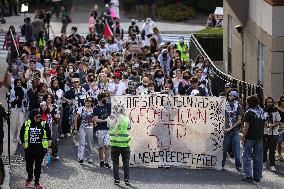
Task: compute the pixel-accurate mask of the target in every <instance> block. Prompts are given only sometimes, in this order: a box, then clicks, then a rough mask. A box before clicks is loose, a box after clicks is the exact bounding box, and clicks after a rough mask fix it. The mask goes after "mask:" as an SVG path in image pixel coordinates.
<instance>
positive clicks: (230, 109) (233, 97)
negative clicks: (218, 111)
mask: <svg viewBox="0 0 284 189" xmlns="http://www.w3.org/2000/svg"><path fill="white" fill-rule="evenodd" d="M238 95H239V94H238V93H237V92H236V91H231V92H230V93H229V97H228V100H227V102H226V111H225V112H226V113H225V114H226V122H225V129H224V134H225V136H224V142H223V161H222V169H224V166H225V163H226V157H227V153H228V151H229V148H230V145H231V144H232V146H233V150H234V152H235V166H236V169H237V171H238V172H241V170H242V164H241V160H240V135H239V125H240V124H241V122H242V111H243V110H242V106H241V105H240V104H239V102H238V100H237V98H238Z"/></svg>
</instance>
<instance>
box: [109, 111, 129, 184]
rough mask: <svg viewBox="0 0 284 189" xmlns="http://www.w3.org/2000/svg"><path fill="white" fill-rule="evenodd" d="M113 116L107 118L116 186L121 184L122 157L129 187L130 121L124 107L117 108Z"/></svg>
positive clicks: (125, 178) (125, 177)
mask: <svg viewBox="0 0 284 189" xmlns="http://www.w3.org/2000/svg"><path fill="white" fill-rule="evenodd" d="M112 112H114V113H113V114H112V115H111V116H109V117H108V118H107V123H108V127H109V133H110V145H111V159H112V163H113V176H114V184H115V185H118V184H119V183H120V178H119V156H120V155H121V157H122V162H123V171H124V182H125V184H126V185H127V186H129V185H130V182H129V159H130V147H129V144H130V136H129V130H130V128H131V124H130V119H129V118H128V117H127V116H126V115H125V112H124V108H123V107H119V106H118V107H115V108H113V110H112Z"/></svg>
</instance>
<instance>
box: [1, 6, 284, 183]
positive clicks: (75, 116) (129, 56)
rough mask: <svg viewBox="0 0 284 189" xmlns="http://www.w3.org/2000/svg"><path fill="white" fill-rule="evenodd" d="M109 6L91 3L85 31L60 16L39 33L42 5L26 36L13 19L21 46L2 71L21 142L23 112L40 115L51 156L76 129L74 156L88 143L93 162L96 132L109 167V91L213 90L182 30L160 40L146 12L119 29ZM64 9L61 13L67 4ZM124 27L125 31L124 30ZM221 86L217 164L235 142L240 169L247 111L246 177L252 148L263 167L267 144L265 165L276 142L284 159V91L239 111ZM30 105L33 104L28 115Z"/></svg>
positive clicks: (9, 44) (13, 37)
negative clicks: (53, 27) (57, 32)
mask: <svg viewBox="0 0 284 189" xmlns="http://www.w3.org/2000/svg"><path fill="white" fill-rule="evenodd" d="M111 6H112V5H111V4H110V5H109V6H108V7H107V8H106V10H105V11H103V13H102V14H101V15H98V7H97V6H94V9H93V10H92V12H91V14H90V15H91V17H90V18H89V20H88V22H89V34H87V36H83V35H80V31H79V30H78V28H76V27H72V28H71V34H70V35H67V34H66V27H67V25H65V26H64V24H65V23H64V22H63V30H62V34H61V36H56V37H55V38H54V39H53V40H50V39H49V38H48V36H46V35H44V34H45V32H46V27H45V24H44V21H43V18H44V17H41V16H40V14H39V13H40V12H41V11H37V14H35V18H34V21H33V22H37V24H34V25H35V26H36V27H40V28H36V27H35V26H33V27H30V28H29V32H30V34H29V35H27V33H25V39H26V42H24V43H20V42H19V36H18V34H17V33H16V32H15V29H14V27H13V26H11V27H10V29H11V30H10V31H8V33H7V35H6V40H5V48H7V49H10V50H11V51H14V52H12V54H13V53H14V55H15V54H16V51H15V49H17V51H18V53H19V54H18V55H17V54H16V56H13V55H11V56H10V57H9V58H8V61H9V66H8V69H7V73H6V76H5V82H6V83H7V84H9V86H10V105H11V112H12V113H11V128H12V138H13V141H14V142H20V143H23V142H24V139H23V137H24V134H23V132H24V130H23V129H22V135H21V132H20V130H21V129H20V127H21V126H22V125H23V127H24V126H25V125H26V124H27V123H26V122H25V121H26V120H27V119H29V118H30V119H37V118H38V116H40V117H41V120H44V121H45V122H46V123H47V126H48V127H49V128H50V129H49V130H50V132H48V133H50V135H51V136H50V137H48V140H51V141H52V144H51V146H50V148H51V149H52V150H51V151H50V152H51V153H52V156H53V159H54V160H58V159H59V158H60V157H59V154H60V147H59V146H58V145H59V141H60V138H64V137H72V136H73V141H74V144H75V145H76V146H78V161H79V163H83V162H84V151H85V147H86V143H87V149H88V154H87V156H86V155H85V157H87V160H88V163H92V162H93V133H95V134H96V136H97V139H98V147H99V148H98V149H99V159H100V166H101V167H106V168H110V167H111V166H110V164H109V156H110V135H109V132H108V130H109V128H108V125H107V118H108V117H109V115H110V114H111V108H110V107H111V106H110V97H111V96H121V95H147V94H168V95H189V96H212V94H211V90H210V86H211V82H212V78H214V73H213V72H212V70H211V68H210V67H211V65H210V61H209V60H208V59H206V58H204V57H203V56H202V55H199V56H198V57H197V58H196V60H194V61H192V60H191V59H190V54H189V48H190V47H189V46H188V45H187V44H186V43H185V41H184V38H183V37H180V38H179V41H178V43H177V44H172V43H171V42H167V41H163V38H162V36H161V34H160V32H159V29H158V28H157V26H156V24H155V22H154V21H152V20H151V18H147V19H146V22H145V23H144V25H143V27H141V28H139V26H138V25H137V23H136V20H134V19H132V20H131V23H130V26H129V30H128V31H123V29H122V26H121V24H120V21H119V18H117V17H116V16H114V15H115V14H112V13H111V11H110V10H111V9H110V8H111ZM62 11H63V13H62V16H63V17H64V14H65V13H64V11H65V10H64V9H62ZM29 22H30V20H29ZM38 23H41V24H40V25H39V24H38ZM35 28H36V29H35ZM26 31H27V30H26ZM124 33H128V37H125V35H124ZM15 47H17V48H15ZM13 57H16V58H13ZM5 82H4V83H5ZM225 88H226V91H225V92H224V93H223V94H221V95H220V96H226V97H227V104H226V118H227V119H226V120H227V121H226V126H225V130H224V132H225V139H224V158H223V162H222V165H223V167H224V166H225V162H226V156H227V152H228V150H229V149H230V146H233V149H232V150H233V152H234V155H235V160H236V168H237V170H238V171H242V163H241V160H240V159H241V158H240V154H241V153H240V143H241V139H240V136H239V132H240V125H242V117H243V114H244V122H245V123H246V124H245V127H244V131H245V136H244V139H245V140H244V146H245V148H244V151H245V152H246V153H244V157H243V170H244V172H245V174H246V179H245V180H247V181H251V180H253V179H254V180H255V181H259V180H260V179H261V174H257V175H256V176H254V175H252V174H251V170H250V171H249V167H250V165H248V163H247V161H248V160H247V159H249V158H250V157H248V156H249V155H250V152H251V148H255V150H254V152H255V154H254V158H255V159H256V158H260V159H261V160H259V159H256V161H257V163H258V164H257V165H258V166H260V167H261V170H262V168H263V167H265V165H266V164H265V163H267V154H266V153H265V152H267V151H268V150H269V167H270V170H271V171H276V168H275V151H276V147H277V145H278V154H279V157H278V159H279V160H283V157H282V155H281V149H282V147H281V144H282V142H283V140H284V134H283V123H284V96H282V97H281V98H280V99H279V101H278V105H277V108H276V107H274V100H273V99H272V98H270V97H269V98H267V99H266V103H265V108H264V110H262V109H261V108H260V106H259V103H258V101H257V100H256V99H254V98H256V97H254V98H252V99H250V100H248V104H249V109H248V111H247V112H246V113H243V112H245V111H243V110H242V109H243V108H242V107H241V105H240V104H239V102H238V99H237V98H238V96H239V95H238V93H237V91H236V89H233V87H232V86H231V84H227V85H226V86H225ZM35 110H37V111H38V112H35ZM30 112H33V114H32V116H31V115H30ZM251 112H253V113H255V112H256V114H257V115H260V116H259V118H260V119H259V120H263V127H265V131H264V133H263V132H262V130H260V131H259V130H257V129H255V128H257V126H255V125H256V124H262V121H258V122H254V121H253V120H254V119H257V118H253V116H252V115H251V114H252V113H251ZM33 116H34V117H33ZM253 124H255V125H253ZM254 129H255V130H254ZM77 133H78V134H77ZM262 139H263V140H262ZM255 141H256V142H255ZM259 141H261V144H260V143H258V142H259ZM262 141H263V143H262ZM248 142H250V143H248ZM246 143H247V144H246ZM258 145H260V146H258ZM262 146H263V151H264V153H263V155H262ZM257 150H258V151H257ZM245 155H246V156H245ZM263 163H264V164H263ZM262 165H263V166H262ZM260 167H258V168H259V169H260ZM116 169H117V166H116ZM260 172H261V171H260ZM257 173H259V172H257ZM37 182H38V180H37ZM27 184H29V183H27ZM38 186H39V185H38Z"/></svg>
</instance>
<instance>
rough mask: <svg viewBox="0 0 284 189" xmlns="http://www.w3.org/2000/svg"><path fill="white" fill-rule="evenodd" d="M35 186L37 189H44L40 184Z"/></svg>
mask: <svg viewBox="0 0 284 189" xmlns="http://www.w3.org/2000/svg"><path fill="white" fill-rule="evenodd" d="M34 186H35V189H43V186H42V184H41V183H39V182H37V183H35V184H34Z"/></svg>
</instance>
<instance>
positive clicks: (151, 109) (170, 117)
mask: <svg viewBox="0 0 284 189" xmlns="http://www.w3.org/2000/svg"><path fill="white" fill-rule="evenodd" d="M225 101H226V100H225V98H220V97H199V96H168V95H142V96H113V97H112V98H111V103H112V115H115V114H116V113H117V110H118V109H120V108H121V107H123V109H124V110H125V114H126V115H127V116H128V117H129V119H130V121H131V126H132V127H131V131H130V136H131V143H130V148H131V157H130V165H132V166H146V167H157V166H158V165H171V166H181V167H191V168H201V167H206V168H216V169H220V168H221V161H222V158H223V153H222V151H223V138H224V137H223V128H224V124H225ZM113 117H115V116H113Z"/></svg>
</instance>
